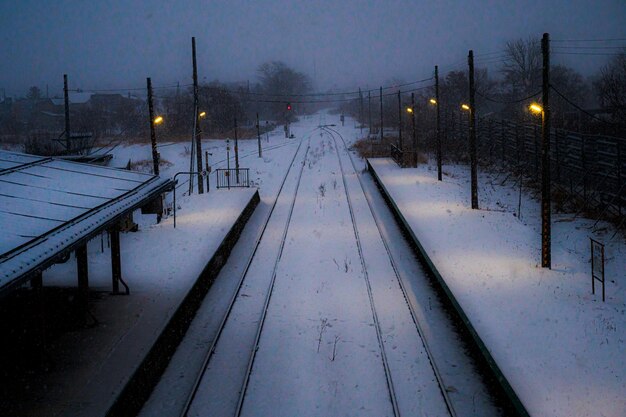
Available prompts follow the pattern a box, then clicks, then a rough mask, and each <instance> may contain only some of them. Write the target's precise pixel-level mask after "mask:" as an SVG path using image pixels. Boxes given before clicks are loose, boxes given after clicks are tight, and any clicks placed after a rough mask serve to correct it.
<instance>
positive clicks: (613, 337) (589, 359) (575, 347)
mask: <svg viewBox="0 0 626 417" xmlns="http://www.w3.org/2000/svg"><path fill="white" fill-rule="evenodd" d="M370 162H371V163H372V165H373V167H374V169H375V170H376V173H377V174H378V175H379V176H380V178H381V179H382V181H383V182H384V184H385V187H386V188H387V189H388V190H389V192H390V194H391V196H392V197H393V199H394V200H395V202H396V204H397V205H398V207H399V208H400V210H401V211H402V213H403V215H404V217H405V218H406V219H407V221H408V222H409V224H410V225H411V227H412V229H413V231H414V233H415V234H416V235H417V237H418V239H420V241H421V243H422V245H423V246H424V247H425V249H426V251H427V252H428V253H429V255H430V257H431V259H432V260H433V262H434V263H435V265H436V267H437V268H438V270H439V271H440V273H441V275H442V276H443V277H444V279H445V280H446V283H447V284H448V286H449V287H450V289H451V290H452V292H453V293H454V295H455V297H456V298H457V300H458V301H459V302H460V304H461V306H462V308H463V309H464V310H465V312H466V314H467V315H468V316H469V318H470V320H471V322H472V324H473V325H474V327H475V328H476V330H477V331H478V333H479V335H480V337H481V338H482V340H483V341H484V342H485V344H486V346H487V348H488V349H489V351H490V352H491V354H492V355H493V356H494V358H495V360H496V362H497V363H498V365H499V366H500V368H501V369H502V371H503V372H504V374H505V376H506V377H507V379H508V380H509V382H510V383H511V385H512V386H513V388H514V389H515V391H516V392H517V394H518V395H519V397H520V399H521V400H522V402H523V403H524V405H525V406H526V408H527V410H528V411H529V412H530V414H531V415H533V416H615V417H618V416H624V415H626V354H625V352H626V342H625V340H626V333H625V329H626V302H625V301H626V300H625V296H624V285H625V283H624V278H626V245H625V244H624V240H623V236H622V235H620V234H618V235H616V236H615V237H613V238H611V237H612V234H613V233H612V230H611V227H610V226H609V225H604V226H605V227H604V228H600V231H599V232H597V233H592V231H591V227H592V225H593V221H591V220H587V219H582V218H576V217H575V216H574V215H573V214H562V213H556V214H554V215H553V232H552V233H553V234H552V239H553V243H552V260H553V264H552V270H548V269H543V268H541V262H540V252H541V249H540V244H541V241H540V240H541V239H540V232H539V225H540V214H539V203H538V202H537V201H535V200H533V199H532V198H530V197H529V196H528V195H526V194H523V196H522V216H521V219H520V218H518V217H517V216H515V215H514V213H515V212H516V211H517V204H518V201H517V198H518V191H517V190H516V189H514V188H513V187H512V186H510V185H509V186H507V185H504V186H501V185H499V184H498V183H499V181H492V180H494V177H495V176H494V175H488V174H485V173H481V174H480V176H479V177H480V183H479V184H480V187H479V197H480V207H481V210H471V209H470V208H469V207H468V206H469V188H470V187H469V171H468V169H467V168H466V167H462V166H445V167H444V172H445V174H446V175H444V180H443V182H438V181H437V178H436V171H435V170H434V167H433V166H432V165H430V166H427V165H422V166H420V167H419V168H417V169H413V168H411V169H399V168H398V167H397V165H395V163H393V162H392V161H391V160H389V159H373V160H371V161H370ZM590 236H593V237H594V238H596V239H598V240H600V241H603V242H604V243H606V254H607V259H606V276H607V289H606V291H607V299H606V302H605V303H603V302H602V301H601V296H600V295H599V293H598V291H597V287H596V295H592V294H591V277H590V269H591V268H590V249H589V246H590V243H589V237H590Z"/></svg>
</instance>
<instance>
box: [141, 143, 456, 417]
mask: <svg viewBox="0 0 626 417" xmlns="http://www.w3.org/2000/svg"><path fill="white" fill-rule="evenodd" d="M318 133H320V134H319V135H317V134H316V135H313V136H312V137H311V140H310V150H309V151H308V154H307V152H306V150H305V149H304V147H303V149H301V150H300V154H299V155H298V158H299V159H300V160H302V159H304V160H305V164H304V166H303V168H304V171H303V174H302V178H301V182H300V183H299V185H298V181H297V179H298V178H297V177H298V172H297V171H299V168H298V169H294V170H293V171H295V172H292V173H291V174H290V176H289V177H288V181H287V183H286V190H287V191H285V192H284V194H281V196H280V197H279V200H278V205H277V208H276V211H275V213H274V214H273V216H272V218H271V219H270V223H269V224H268V228H267V231H266V234H265V235H264V236H263V240H262V241H261V246H260V247H259V252H258V254H257V257H255V259H254V261H253V263H252V264H251V267H250V269H249V271H248V274H247V276H246V280H245V281H244V285H243V287H242V289H241V291H240V293H239V294H238V297H237V299H236V303H235V304H234V307H233V311H232V312H231V314H230V317H229V320H228V321H227V322H226V325H225V327H224V330H223V332H222V333H221V336H220V339H219V341H218V343H217V345H216V349H215V353H214V354H213V355H212V357H211V361H210V362H209V363H208V367H207V371H206V373H205V374H204V376H203V378H202V381H201V384H200V386H199V390H198V392H197V395H196V396H195V400H194V402H193V403H192V406H191V409H190V415H232V414H233V413H234V412H235V410H236V408H237V406H238V401H239V400H240V392H242V391H241V390H242V389H245V397H244V400H243V408H242V415H273V416H276V415H284V416H293V415H311V416H329V415H355V416H357V415H358V416H362V415H372V416H383V415H394V411H393V403H392V398H393V400H394V401H396V400H397V406H398V409H399V410H400V412H401V414H402V415H417V414H423V415H446V413H447V411H446V406H445V403H444V400H443V397H442V396H441V392H440V391H439V388H438V386H437V383H436V381H435V377H434V374H433V371H432V369H431V368H430V365H429V361H428V358H427V357H426V353H425V351H424V350H423V345H422V343H421V340H420V338H419V335H418V333H417V331H416V328H415V325H414V323H413V321H412V318H411V315H410V311H409V309H408V306H407V304H406V303H405V302H404V299H403V296H402V293H401V292H400V288H399V286H398V282H397V281H396V277H395V275H394V272H393V269H392V266H391V264H390V263H389V260H388V258H386V257H384V256H383V257H381V256H380V254H381V253H384V248H383V245H382V242H381V240H380V239H381V237H380V235H379V234H378V232H377V229H376V225H375V223H374V222H373V219H372V218H371V214H370V213H369V210H368V209H367V205H366V202H365V200H364V197H363V194H362V191H361V189H360V186H359V184H358V180H357V178H356V173H355V172H354V171H353V170H351V165H349V164H350V162H349V160H348V159H347V158H348V157H347V154H345V151H344V150H343V149H342V148H340V150H339V155H340V156H341V158H342V159H343V160H344V161H343V164H344V167H349V168H350V170H349V171H347V181H348V184H349V185H348V186H349V187H350V194H351V196H352V197H351V202H352V204H353V208H354V210H355V220H356V222H357V228H358V230H359V233H361V234H363V237H362V239H361V243H362V245H363V246H362V253H361V252H360V251H359V249H358V247H357V240H356V237H355V232H354V229H353V220H352V218H351V214H350V211H349V206H348V200H347V198H346V189H345V188H344V183H343V178H342V170H341V168H340V165H339V159H338V156H339V155H338V149H337V147H336V144H335V142H334V140H333V139H332V137H331V136H330V135H329V134H328V133H326V132H321V131H320V132H318ZM341 146H342V145H341ZM305 154H306V157H305ZM296 189H297V190H298V194H297V196H295V191H296ZM294 198H295V200H294ZM292 204H293V214H292V215H291V217H290V208H291V206H292ZM364 205H365V206H364ZM287 227H288V229H286V228H287ZM285 233H286V235H284V234H285ZM282 236H285V244H284V248H283V249H281V246H280V244H281V241H282ZM361 254H362V255H363V256H364V259H365V262H364V263H363V264H362V263H361ZM277 256H279V259H278V260H277ZM275 265H276V267H277V268H276V270H274V266H275ZM364 268H365V269H364ZM366 273H367V275H366ZM273 274H275V275H274V276H273ZM273 277H274V278H275V281H274V283H275V284H274V287H273V290H272V292H271V299H270V303H269V306H268V310H267V316H266V320H265V322H264V326H263V328H262V333H261V334H260V339H259V345H258V350H257V351H256V356H255V358H254V363H253V365H252V368H251V373H250V380H249V384H248V385H247V387H244V388H242V386H243V384H244V383H245V382H246V378H247V376H246V371H247V366H248V363H249V362H248V361H249V357H250V355H251V353H252V352H253V346H254V342H255V335H256V332H257V328H258V325H259V317H261V316H262V313H263V305H264V301H265V299H266V297H267V294H268V291H269V286H270V284H271V282H272V278H273ZM366 279H369V282H370V283H371V295H372V301H373V304H374V306H375V308H376V310H377V312H378V313H377V317H378V320H379V322H378V323H377V322H376V321H375V320H374V319H373V311H372V305H371V303H370V295H369V290H368V284H367V281H366ZM378 326H380V331H381V339H380V340H379V339H378V335H377V332H378V330H377V327H378ZM381 343H382V345H383V346H384V350H385V357H384V359H385V360H386V361H388V369H385V365H386V364H385V363H384V362H383V360H382V359H383V354H382V352H381ZM390 391H393V395H391V394H390ZM152 410H153V411H152V412H154V411H155V408H154V407H152ZM146 415H148V413H146Z"/></svg>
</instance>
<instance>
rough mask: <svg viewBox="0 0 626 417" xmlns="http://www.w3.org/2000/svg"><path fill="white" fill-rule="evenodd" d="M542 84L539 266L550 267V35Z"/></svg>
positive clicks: (544, 45) (544, 47)
mask: <svg viewBox="0 0 626 417" xmlns="http://www.w3.org/2000/svg"><path fill="white" fill-rule="evenodd" d="M541 53H542V55H543V84H542V104H543V112H542V115H541V116H542V117H541V266H542V267H543V268H552V242H551V240H552V230H551V228H552V226H551V213H550V205H551V204H550V35H549V34H547V33H544V34H543V38H542V39H541Z"/></svg>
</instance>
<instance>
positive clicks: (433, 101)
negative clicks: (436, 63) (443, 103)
mask: <svg viewBox="0 0 626 417" xmlns="http://www.w3.org/2000/svg"><path fill="white" fill-rule="evenodd" d="M437 74H438V70H437V67H435V78H436V80H437V81H436V86H435V94H436V97H437V98H432V97H431V98H430V100H428V102H429V103H430V105H431V106H434V107H435V110H437V130H436V134H437V180H438V181H441V176H442V172H441V171H442V169H441V158H442V157H441V125H440V124H441V120H440V117H439V101H438V100H439V78H438V75H437Z"/></svg>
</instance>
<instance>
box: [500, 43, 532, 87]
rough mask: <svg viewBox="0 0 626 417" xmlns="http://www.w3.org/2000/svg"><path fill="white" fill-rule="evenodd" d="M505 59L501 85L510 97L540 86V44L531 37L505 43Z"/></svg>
mask: <svg viewBox="0 0 626 417" xmlns="http://www.w3.org/2000/svg"><path fill="white" fill-rule="evenodd" d="M505 50H506V52H505V54H506V59H505V62H504V64H503V66H502V69H501V71H502V74H503V75H504V80H503V87H505V93H506V94H508V95H509V96H510V97H517V98H519V96H520V95H523V96H527V95H530V94H533V93H536V92H537V91H538V90H539V89H540V88H541V68H542V59H541V44H540V43H539V41H538V40H536V39H533V38H528V39H526V40H524V39H517V40H515V41H509V42H507V43H506V48H505Z"/></svg>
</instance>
